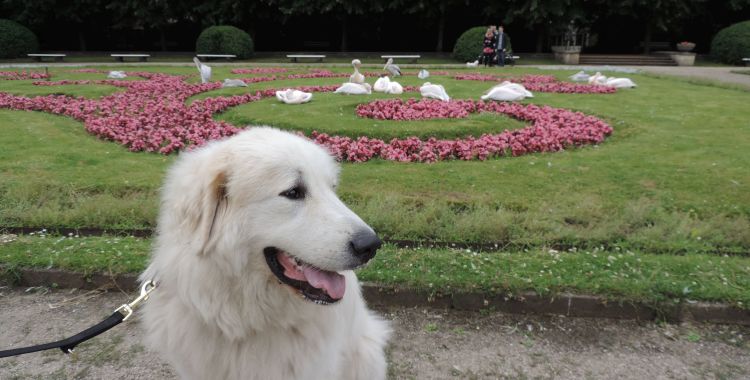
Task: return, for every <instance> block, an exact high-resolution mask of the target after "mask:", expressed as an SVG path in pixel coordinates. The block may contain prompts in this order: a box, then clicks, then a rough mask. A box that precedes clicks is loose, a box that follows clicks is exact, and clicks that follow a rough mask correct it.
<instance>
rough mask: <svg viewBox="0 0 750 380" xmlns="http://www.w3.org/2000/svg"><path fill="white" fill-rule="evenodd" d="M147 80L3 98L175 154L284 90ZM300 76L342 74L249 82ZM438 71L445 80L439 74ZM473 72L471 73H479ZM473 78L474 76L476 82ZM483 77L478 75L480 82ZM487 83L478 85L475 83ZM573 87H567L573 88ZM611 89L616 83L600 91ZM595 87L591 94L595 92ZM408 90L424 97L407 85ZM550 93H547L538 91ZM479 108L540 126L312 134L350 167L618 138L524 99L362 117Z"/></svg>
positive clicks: (371, 107) (390, 103) (223, 132)
mask: <svg viewBox="0 0 750 380" xmlns="http://www.w3.org/2000/svg"><path fill="white" fill-rule="evenodd" d="M0 73H2V74H0V77H4V78H11V79H39V76H38V75H37V74H39V73H26V72H21V73H17V72H0ZM128 75H129V76H131V77H133V76H138V77H141V78H143V80H135V81H119V80H107V79H103V80H78V81H71V80H63V81H56V82H50V81H41V82H34V84H35V85H39V86H58V85H78V84H92V83H95V84H107V85H111V86H117V87H121V88H123V89H124V90H123V91H120V92H115V93H113V94H111V95H108V96H105V97H102V98H100V99H86V98H82V97H71V96H62V95H46V96H37V97H33V98H29V97H24V96H15V95H11V94H8V93H2V92H0V108H7V109H15V110H27V111H42V112H48V113H52V114H56V115H65V116H69V117H72V118H74V119H76V120H79V121H81V122H83V123H84V126H85V128H86V130H87V131H88V132H90V133H92V134H94V135H96V136H99V137H100V138H103V139H106V140H111V141H115V142H117V143H119V144H122V145H124V146H126V147H127V148H128V149H130V150H132V151H146V152H159V153H161V154H169V153H172V152H175V151H179V150H183V149H191V148H193V147H196V146H201V145H203V144H205V143H207V142H208V141H211V140H214V139H219V138H222V137H224V136H230V135H233V134H235V133H237V132H239V131H240V130H241V129H240V128H238V127H235V126H233V125H231V124H229V123H226V122H223V121H216V120H214V119H213V115H214V114H216V113H219V112H223V111H225V110H226V109H228V108H230V107H234V106H237V105H240V104H245V103H249V102H254V101H257V100H260V99H264V98H267V97H273V96H274V95H275V92H276V90H277V89H266V90H261V91H255V92H253V93H246V94H242V95H235V96H219V97H213V98H206V99H201V100H196V101H194V102H192V103H191V104H189V105H188V104H186V101H187V99H188V98H190V97H191V96H194V95H196V94H200V93H203V92H207V91H211V90H216V89H219V88H220V87H221V83H220V82H212V83H205V84H190V83H187V82H186V81H185V77H184V76H176V75H167V74H160V73H150V72H129V73H128ZM295 75H307V76H310V75H312V77H320V78H323V77H338V76H342V75H345V76H348V75H347V74H335V73H332V72H330V71H327V70H312V71H311V73H309V74H291V75H287V76H283V77H276V76H270V77H265V76H259V77H252V78H246V79H244V80H245V81H247V82H249V83H255V82H262V81H273V80H276V79H287V78H291V77H292V76H295ZM436 75H437V74H436ZM469 75H471V74H469ZM470 78H471V77H470ZM475 78H477V77H475ZM474 80H477V79H474ZM521 83H523V84H524V86H526V87H527V88H533V87H532V86H540V88H546V87H545V86H556V87H554V89H555V90H556V91H562V90H561V89H567V90H570V91H573V92H575V91H580V89H579V88H576V87H565V86H568V85H573V84H567V83H564V84H562V85H561V84H560V83H559V82H556V80H555V79H554V78H553V77H550V76H524V77H521ZM563 85H564V86H563ZM337 87H338V86H337V85H326V86H298V87H296V89H299V90H302V91H305V92H333V91H334V90H335V89H336V88H337ZM597 88H606V87H597ZM585 89H586V90H588V88H585ZM405 90H406V91H418V88H416V87H414V86H407V87H406V88H405ZM537 91H542V90H537ZM479 112H494V113H502V114H505V115H508V116H510V117H513V118H516V119H518V120H522V121H526V122H529V123H531V124H530V125H529V126H528V127H526V128H522V129H519V130H514V131H507V130H506V131H503V132H501V133H499V134H493V135H490V134H485V135H482V136H480V137H478V138H477V137H467V138H465V139H453V140H438V139H436V138H428V139H427V140H422V139H419V138H417V137H408V138H405V139H398V138H394V139H391V140H390V141H389V142H385V141H383V140H380V139H374V138H370V137H367V136H359V137H357V138H351V137H346V136H329V135H327V134H325V133H318V132H313V133H312V135H311V136H310V138H311V139H313V140H314V141H315V142H316V143H318V144H321V145H323V146H325V147H327V148H328V149H329V150H330V151H331V154H333V155H334V156H335V157H336V158H337V159H339V160H342V161H351V162H364V161H368V160H370V159H373V158H381V159H385V160H393V161H401V162H435V161H439V160H451V159H460V160H486V159H489V158H492V157H500V156H506V155H512V156H518V155H522V154H527V153H532V152H552V151H559V150H563V149H566V148H568V147H575V146H580V145H585V144H598V143H600V142H602V141H603V140H604V138H606V136H608V135H610V134H611V133H612V128H611V127H610V126H608V125H607V124H606V123H604V122H603V121H601V120H599V119H597V118H595V117H593V116H588V115H584V114H582V113H580V112H573V111H569V110H565V109H558V108H552V107H547V106H537V105H534V104H529V105H523V104H518V103H496V102H488V103H485V102H482V101H474V100H452V101H449V102H442V101H437V100H431V99H425V100H416V99H409V100H407V101H403V100H401V99H389V100H376V101H373V102H370V103H365V104H360V105H359V106H357V108H356V113H357V115H358V116H360V117H366V118H373V119H380V120H426V119H434V118H448V119H451V118H453V119H456V118H465V117H467V116H469V114H473V113H479Z"/></svg>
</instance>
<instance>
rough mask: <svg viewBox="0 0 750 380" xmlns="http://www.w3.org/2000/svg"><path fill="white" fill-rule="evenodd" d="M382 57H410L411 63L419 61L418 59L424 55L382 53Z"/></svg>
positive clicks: (386, 58)
mask: <svg viewBox="0 0 750 380" xmlns="http://www.w3.org/2000/svg"><path fill="white" fill-rule="evenodd" d="M380 58H383V59H384V60H386V61H387V60H388V59H389V58H393V60H394V61H395V60H396V59H397V58H402V59H410V61H409V62H411V63H417V60H418V59H420V58H422V56H421V55H381V56H380Z"/></svg>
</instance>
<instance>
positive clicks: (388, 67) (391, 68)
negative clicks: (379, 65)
mask: <svg viewBox="0 0 750 380" xmlns="http://www.w3.org/2000/svg"><path fill="white" fill-rule="evenodd" d="M383 70H385V71H388V72H389V73H391V75H393V76H394V77H397V76H399V75H401V69H400V68H399V67H398V66H396V65H394V64H393V58H388V61H387V62H386V63H385V66H383Z"/></svg>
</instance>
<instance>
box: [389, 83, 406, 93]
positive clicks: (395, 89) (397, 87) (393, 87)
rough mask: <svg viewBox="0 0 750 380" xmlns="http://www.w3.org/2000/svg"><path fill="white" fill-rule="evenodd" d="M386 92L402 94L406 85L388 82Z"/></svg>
mask: <svg viewBox="0 0 750 380" xmlns="http://www.w3.org/2000/svg"><path fill="white" fill-rule="evenodd" d="M385 93H386V94H393V95H401V94H403V93H404V87H403V86H401V84H400V83H398V82H390V83H388V88H386V89H385Z"/></svg>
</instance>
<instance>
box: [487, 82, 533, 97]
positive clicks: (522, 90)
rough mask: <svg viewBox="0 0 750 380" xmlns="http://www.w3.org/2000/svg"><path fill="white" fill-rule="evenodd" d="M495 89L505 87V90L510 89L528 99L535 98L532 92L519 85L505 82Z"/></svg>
mask: <svg viewBox="0 0 750 380" xmlns="http://www.w3.org/2000/svg"><path fill="white" fill-rule="evenodd" d="M495 87H505V88H507V89H509V90H511V91H515V92H517V93H519V94H521V95H523V96H524V97H526V98H533V97H534V94H532V93H531V91H529V90H527V89H526V87H524V86H523V85H521V84H518V83H513V82H508V81H504V82H503V83H500V84H499V85H497V86H495Z"/></svg>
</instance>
